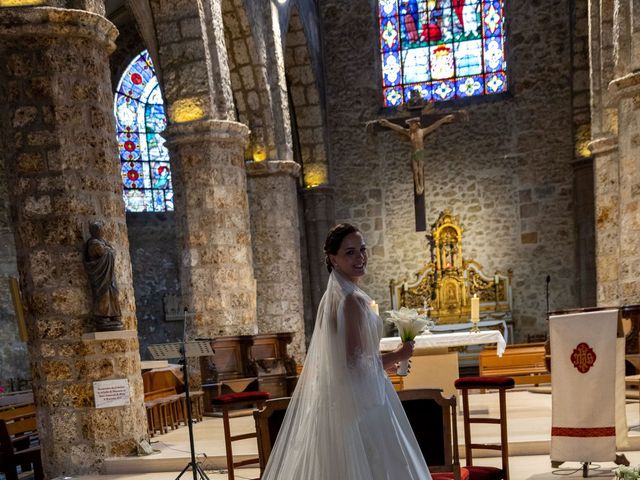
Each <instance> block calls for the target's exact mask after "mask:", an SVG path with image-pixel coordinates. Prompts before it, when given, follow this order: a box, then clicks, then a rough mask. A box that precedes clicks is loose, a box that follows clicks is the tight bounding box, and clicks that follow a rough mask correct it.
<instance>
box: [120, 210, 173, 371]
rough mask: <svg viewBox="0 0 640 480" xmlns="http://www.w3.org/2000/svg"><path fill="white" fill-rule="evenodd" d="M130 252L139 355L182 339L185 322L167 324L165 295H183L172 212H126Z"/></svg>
mask: <svg viewBox="0 0 640 480" xmlns="http://www.w3.org/2000/svg"><path fill="white" fill-rule="evenodd" d="M127 229H128V231H129V252H130V255H131V269H132V271H133V287H134V293H135V297H136V313H137V317H138V340H139V342H140V356H141V357H142V359H145V360H150V359H151V356H150V354H149V350H148V349H147V347H148V346H149V345H151V344H154V343H166V342H177V341H180V340H182V335H183V322H182V321H167V320H166V317H165V311H164V304H163V299H164V297H165V295H178V296H179V295H180V280H179V272H178V268H179V261H180V255H179V253H178V243H177V239H176V230H175V221H174V214H173V212H166V213H127Z"/></svg>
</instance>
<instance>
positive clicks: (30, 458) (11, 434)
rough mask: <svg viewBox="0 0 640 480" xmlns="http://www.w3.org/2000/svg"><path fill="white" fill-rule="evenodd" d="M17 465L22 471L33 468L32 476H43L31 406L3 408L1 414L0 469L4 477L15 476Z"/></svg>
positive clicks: (15, 478)
mask: <svg viewBox="0 0 640 480" xmlns="http://www.w3.org/2000/svg"><path fill="white" fill-rule="evenodd" d="M11 414H12V415H11ZM18 466H20V468H21V471H22V472H26V471H29V470H33V476H34V479H35V480H43V479H44V473H43V471H42V460H41V458H40V445H39V440H38V430H37V425H36V413H35V408H34V407H33V406H24V407H18V408H15V409H14V410H13V411H11V410H5V411H3V412H2V418H0V472H1V473H4V475H5V476H6V480H18V478H19V477H18V474H17V467H18Z"/></svg>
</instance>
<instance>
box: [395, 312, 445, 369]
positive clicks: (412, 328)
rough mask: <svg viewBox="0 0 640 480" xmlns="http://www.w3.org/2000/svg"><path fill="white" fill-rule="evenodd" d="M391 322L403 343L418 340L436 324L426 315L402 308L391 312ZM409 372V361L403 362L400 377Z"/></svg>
mask: <svg viewBox="0 0 640 480" xmlns="http://www.w3.org/2000/svg"><path fill="white" fill-rule="evenodd" d="M387 313H388V314H389V321H391V322H392V323H394V324H395V326H396V328H397V329H398V335H399V336H400V340H402V342H403V343H404V342H409V341H411V340H413V339H414V338H416V337H417V336H418V334H420V333H421V332H422V331H423V330H424V329H425V328H427V327H429V328H431V327H433V325H435V324H434V322H433V321H432V320H429V319H428V317H427V316H426V315H420V314H419V313H418V311H417V310H415V309H413V308H406V307H401V308H400V310H390V311H388V312H387ZM408 370H409V360H402V361H401V362H400V366H399V367H398V370H397V372H396V373H397V374H398V375H403V376H404V375H406V374H407V373H408Z"/></svg>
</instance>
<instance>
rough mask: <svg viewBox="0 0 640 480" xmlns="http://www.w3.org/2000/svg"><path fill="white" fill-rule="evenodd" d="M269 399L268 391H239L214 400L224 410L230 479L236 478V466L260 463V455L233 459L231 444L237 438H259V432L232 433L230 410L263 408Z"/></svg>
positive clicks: (223, 418) (223, 423)
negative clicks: (238, 459) (235, 460)
mask: <svg viewBox="0 0 640 480" xmlns="http://www.w3.org/2000/svg"><path fill="white" fill-rule="evenodd" d="M268 399H269V394H268V393H267V392H260V391H258V392H239V393H228V394H225V395H220V396H219V397H216V398H214V399H213V400H212V403H213V404H214V405H215V406H216V407H219V408H220V409H221V410H222V425H223V427H224V444H225V449H226V453H227V476H228V478H229V480H235V478H236V477H235V472H234V469H235V467H242V466H244V465H251V464H256V463H260V459H259V457H256V458H248V459H246V460H241V461H239V462H234V461H233V449H232V446H231V444H232V443H233V442H235V441H237V440H244V439H246V438H257V436H258V434H257V432H249V433H242V434H239V435H232V434H231V424H230V422H229V412H230V411H231V410H234V409H239V408H251V407H252V408H258V409H261V408H262V406H263V405H264V403H265V402H266V401H267V400H268Z"/></svg>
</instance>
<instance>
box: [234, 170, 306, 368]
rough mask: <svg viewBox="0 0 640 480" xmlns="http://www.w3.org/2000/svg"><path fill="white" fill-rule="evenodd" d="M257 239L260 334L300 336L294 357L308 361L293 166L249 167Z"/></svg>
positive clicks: (254, 237)
mask: <svg viewBox="0 0 640 480" xmlns="http://www.w3.org/2000/svg"><path fill="white" fill-rule="evenodd" d="M246 168H247V176H248V182H249V198H250V199H251V236H252V240H253V258H254V269H255V274H256V284H257V295H258V303H257V312H258V331H259V332H260V333H280V332H294V338H293V341H292V343H291V344H290V347H289V348H290V351H289V353H290V354H291V355H292V356H293V357H294V358H295V359H296V362H297V363H302V362H303V361H304V352H305V337H304V318H303V309H304V307H303V301H302V273H301V268H300V226H299V220H298V192H297V178H298V176H299V174H300V165H298V164H297V163H296V162H293V161H271V160H269V161H263V162H249V163H247V165H246Z"/></svg>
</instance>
